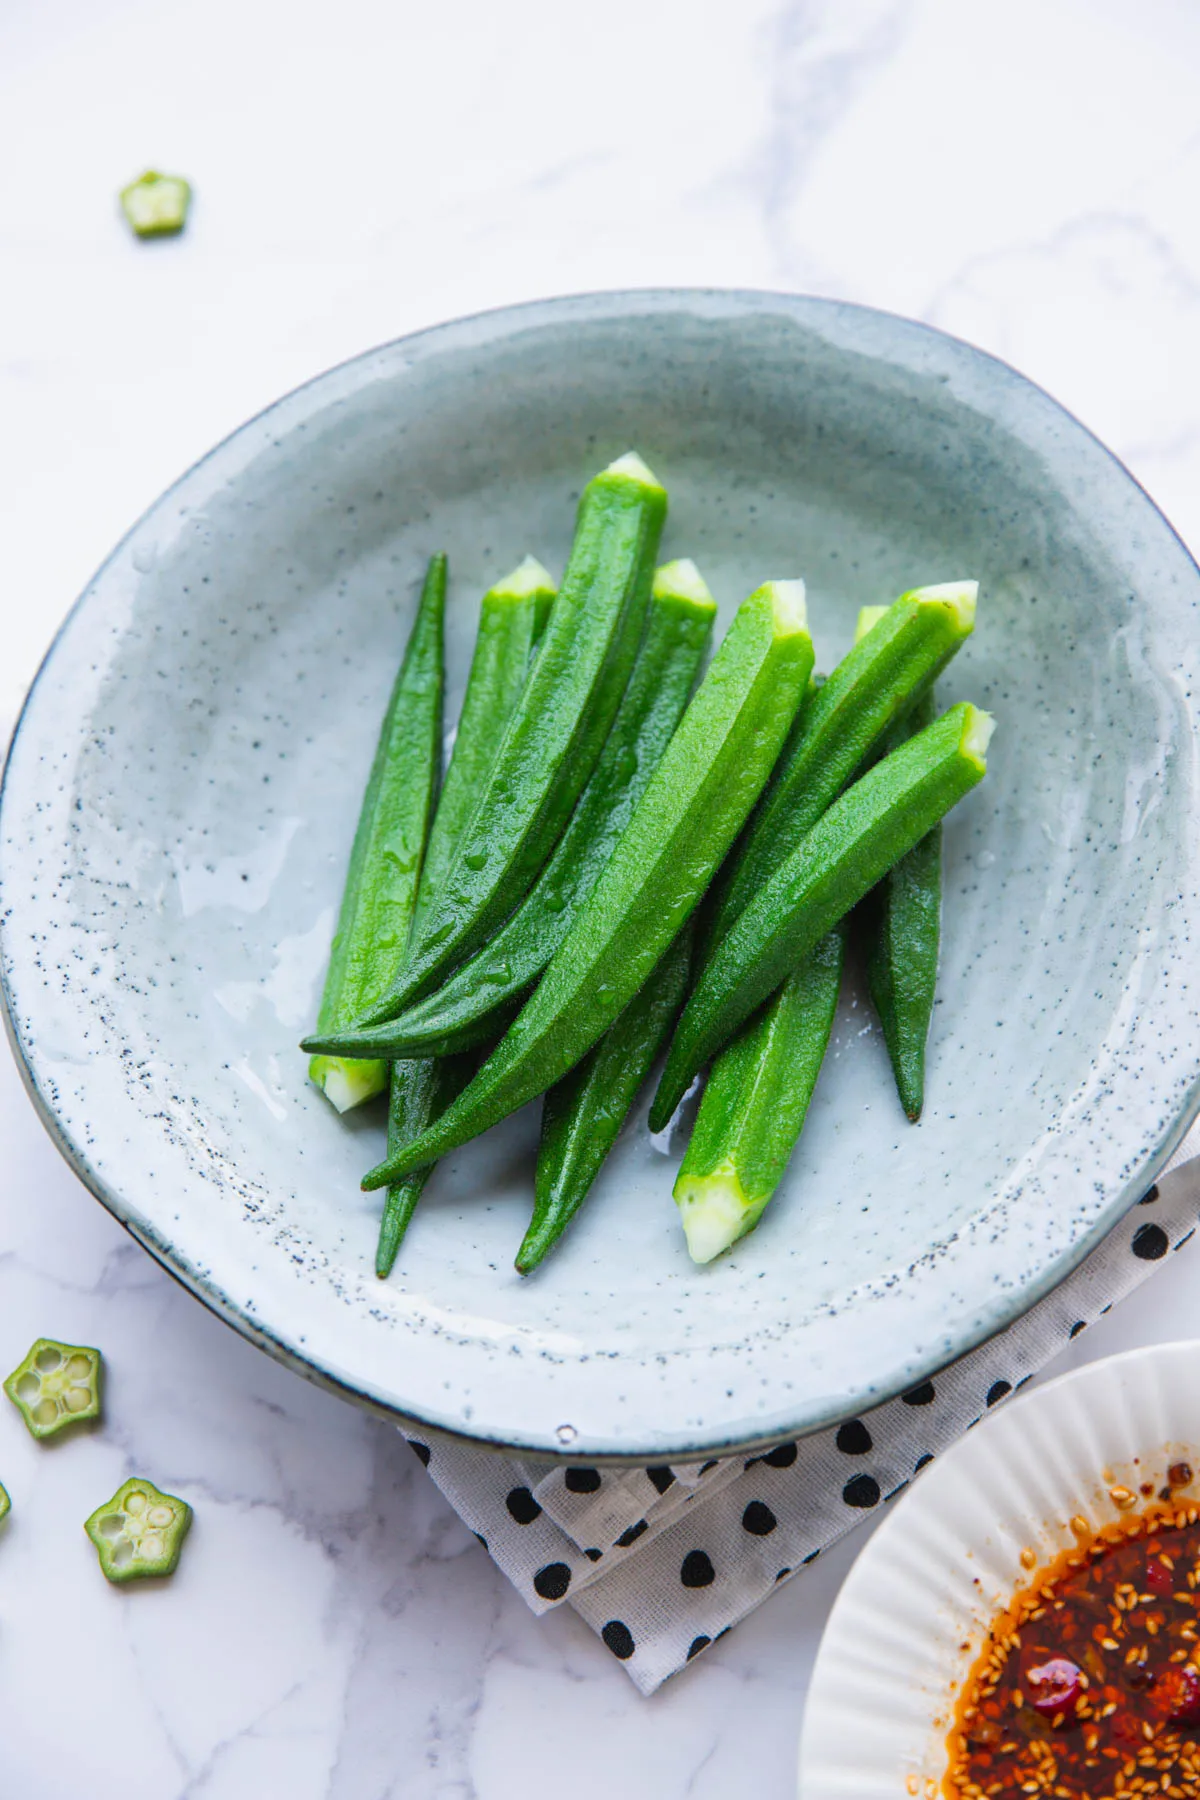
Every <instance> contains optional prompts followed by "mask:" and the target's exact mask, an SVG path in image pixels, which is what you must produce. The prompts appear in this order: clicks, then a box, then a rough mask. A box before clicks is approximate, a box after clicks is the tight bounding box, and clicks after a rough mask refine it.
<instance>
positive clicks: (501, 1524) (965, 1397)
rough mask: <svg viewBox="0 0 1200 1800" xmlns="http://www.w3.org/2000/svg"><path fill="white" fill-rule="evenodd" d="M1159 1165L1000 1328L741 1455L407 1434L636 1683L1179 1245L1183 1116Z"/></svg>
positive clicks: (1190, 1180)
mask: <svg viewBox="0 0 1200 1800" xmlns="http://www.w3.org/2000/svg"><path fill="white" fill-rule="evenodd" d="M1185 1153H1186V1154H1187V1155H1190V1156H1191V1157H1193V1158H1198V1159H1197V1160H1193V1161H1186V1160H1185ZM1170 1170H1171V1172H1168V1173H1167V1174H1166V1175H1164V1176H1163V1177H1162V1179H1161V1180H1160V1182H1159V1185H1158V1186H1157V1187H1155V1188H1152V1189H1151V1190H1150V1192H1149V1193H1148V1194H1147V1195H1146V1197H1145V1199H1144V1200H1142V1201H1140V1202H1139V1204H1138V1205H1137V1206H1136V1207H1134V1209H1133V1211H1132V1213H1131V1214H1129V1215H1128V1216H1127V1217H1126V1218H1124V1219H1122V1221H1121V1223H1120V1224H1119V1225H1117V1226H1116V1227H1114V1229H1113V1230H1112V1231H1111V1232H1110V1233H1109V1235H1108V1237H1107V1238H1105V1240H1104V1241H1103V1243H1101V1244H1100V1245H1099V1246H1098V1247H1097V1248H1096V1249H1095V1250H1093V1251H1092V1253H1091V1255H1090V1256H1088V1257H1087V1259H1086V1260H1085V1261H1084V1262H1083V1263H1081V1264H1080V1266H1079V1268H1078V1269H1076V1270H1075V1271H1074V1273H1073V1274H1071V1275H1069V1276H1068V1277H1067V1279H1066V1281H1064V1282H1063V1283H1062V1285H1061V1286H1060V1287H1058V1288H1056V1289H1055V1290H1054V1292H1053V1293H1052V1294H1049V1295H1047V1297H1046V1298H1045V1299H1044V1300H1041V1301H1039V1302H1038V1304H1037V1305H1036V1306H1035V1307H1033V1308H1032V1310H1031V1311H1030V1312H1028V1313H1027V1314H1026V1315H1025V1317H1024V1318H1022V1319H1020V1320H1018V1321H1017V1323H1016V1324H1015V1325H1013V1326H1011V1327H1010V1329H1009V1330H1007V1331H1004V1332H1001V1333H1000V1334H999V1335H998V1336H997V1337H995V1338H993V1339H991V1341H990V1342H988V1343H986V1344H984V1345H982V1346H981V1347H980V1348H979V1349H978V1350H974V1351H972V1352H971V1353H970V1354H969V1355H968V1356H964V1357H962V1358H961V1359H960V1360H959V1361H958V1362H955V1363H951V1364H950V1366H949V1367H948V1368H946V1369H943V1370H942V1371H941V1373H940V1374H938V1375H935V1376H934V1378H933V1380H932V1381H925V1382H922V1383H921V1385H920V1386H919V1387H915V1388H913V1389H912V1390H911V1391H910V1392H909V1393H907V1394H903V1395H901V1397H900V1398H899V1399H898V1400H891V1401H888V1402H887V1404H886V1405H883V1406H879V1407H876V1408H875V1409H874V1410H873V1411H872V1412H869V1413H865V1414H864V1415H863V1417H862V1418H860V1419H851V1420H848V1421H847V1422H846V1423H845V1424H843V1425H840V1426H838V1427H837V1429H836V1430H829V1431H822V1432H818V1433H816V1434H815V1435H814V1436H812V1437H806V1438H802V1439H801V1440H800V1441H799V1442H798V1443H786V1444H778V1445H776V1447H775V1448H774V1449H772V1450H769V1451H767V1452H765V1453H764V1454H761V1455H758V1456H750V1457H744V1456H737V1457H724V1458H721V1459H719V1460H715V1461H709V1462H704V1463H699V1464H695V1463H683V1464H672V1465H671V1466H670V1467H668V1466H667V1465H665V1464H663V1465H660V1466H652V1467H649V1468H634V1469H629V1468H617V1469H607V1468H606V1469H599V1468H595V1469H594V1468H588V1467H572V1466H570V1465H567V1466H564V1465H563V1464H562V1463H561V1462H558V1461H551V1460H550V1459H543V1460H539V1459H536V1458H526V1457H517V1456H506V1455H500V1454H498V1453H497V1452H495V1451H492V1450H483V1449H477V1448H476V1447H475V1446H473V1445H472V1444H470V1443H467V1442H464V1441H463V1440H462V1439H459V1438H452V1437H445V1436H442V1435H440V1434H438V1435H435V1434H431V1433H430V1434H424V1435H423V1436H422V1437H420V1438H417V1437H416V1436H413V1435H409V1443H410V1444H411V1446H412V1448H413V1449H414V1450H415V1451H416V1453H417V1455H418V1456H419V1457H420V1458H421V1460H422V1462H423V1463H425V1465H426V1467H427V1468H428V1470H429V1473H430V1475H431V1476H432V1477H433V1479H434V1481H436V1483H437V1485H438V1487H439V1488H441V1490H442V1492H443V1494H445V1496H446V1498H447V1500H449V1502H450V1504H451V1506H453V1508H454V1510H455V1511H456V1512H457V1513H458V1514H459V1516H460V1517H461V1518H462V1519H463V1520H465V1522H466V1524H467V1525H469V1526H470V1528H471V1530H472V1531H474V1532H475V1534H476V1535H477V1536H478V1538H479V1539H480V1541H481V1543H482V1544H483V1545H484V1547H485V1549H486V1550H487V1551H488V1553H489V1555H490V1556H491V1557H492V1558H493V1560H494V1561H495V1562H496V1564H497V1565H498V1566H499V1568H500V1569H502V1570H503V1572H504V1574H505V1575H507V1577H508V1579H509V1580H510V1581H511V1582H512V1583H513V1586H514V1587H515V1588H516V1589H517V1590H518V1592H519V1593H520V1594H521V1595H522V1597H523V1598H524V1599H525V1600H526V1601H527V1602H528V1604H529V1605H530V1606H531V1607H532V1608H533V1610H534V1611H535V1612H539V1613H541V1612H546V1611H548V1610H549V1608H550V1607H552V1606H560V1605H562V1604H564V1603H565V1604H566V1605H568V1606H573V1607H574V1608H575V1610H576V1612H577V1613H579V1615H580V1617H581V1618H583V1619H585V1620H586V1621H587V1623H588V1624H589V1625H590V1626H591V1627H592V1630H593V1631H595V1632H596V1633H597V1634H598V1635H599V1637H600V1638H601V1639H602V1640H603V1642H604V1643H605V1644H606V1645H607V1647H608V1649H609V1650H610V1651H611V1653H612V1654H613V1656H615V1657H617V1658H618V1659H619V1660H620V1661H621V1663H622V1664H623V1665H624V1667H625V1669H626V1670H627V1671H628V1673H629V1675H630V1676H631V1678H632V1679H633V1681H634V1682H635V1684H636V1685H637V1687H638V1688H640V1690H641V1691H642V1693H643V1694H650V1693H653V1691H654V1689H655V1688H656V1687H658V1686H659V1685H660V1684H661V1683H662V1682H664V1681H665V1680H666V1679H667V1677H668V1676H669V1675H674V1674H675V1673H676V1672H677V1671H678V1670H679V1669H682V1668H683V1667H684V1666H685V1665H686V1664H687V1663H689V1662H690V1661H691V1660H692V1658H693V1657H694V1656H698V1655H699V1654H700V1652H701V1651H703V1650H705V1649H707V1647H708V1646H709V1644H711V1643H715V1641H716V1640H717V1638H719V1637H723V1636H724V1635H725V1633H726V1632H727V1631H728V1630H730V1628H731V1627H732V1626H734V1625H736V1624H737V1622H738V1620H739V1619H743V1618H745V1616H746V1614H747V1613H749V1612H752V1611H753V1610H754V1608H755V1607H756V1606H758V1605H760V1604H761V1602H762V1601H763V1600H765V1599H766V1597H767V1595H768V1594H769V1593H771V1592H772V1590H773V1589H774V1588H775V1587H777V1586H778V1585H779V1583H780V1582H781V1581H786V1580H788V1579H789V1578H790V1577H792V1576H794V1575H796V1574H798V1573H799V1572H800V1571H801V1570H802V1569H803V1568H804V1567H805V1565H806V1564H808V1563H811V1562H815V1560H816V1558H817V1557H818V1556H820V1554H821V1552H822V1551H823V1550H827V1549H828V1548H829V1546H830V1545H831V1544H833V1543H836V1541H837V1540H838V1539H839V1538H840V1537H842V1536H844V1534H845V1533H846V1532H847V1531H850V1530H851V1529H852V1528H853V1527H854V1525H855V1524H856V1523H857V1522H859V1521H860V1520H862V1519H864V1518H865V1517H867V1516H868V1515H869V1514H870V1513H871V1511H872V1510H873V1509H874V1508H875V1507H877V1506H881V1505H886V1504H887V1502H888V1501H889V1500H892V1499H894V1498H895V1496H896V1495H897V1494H899V1493H900V1492H901V1490H902V1489H903V1488H905V1487H907V1485H908V1483H909V1482H910V1481H911V1480H912V1478H913V1476H914V1475H917V1474H919V1473H920V1471H921V1470H922V1469H923V1468H924V1467H925V1465H926V1464H927V1463H929V1462H932V1460H933V1458H934V1457H935V1456H936V1455H937V1454H938V1452H939V1451H941V1450H944V1449H946V1448H947V1446H948V1445H950V1444H952V1443H953V1442H954V1440H955V1438H957V1437H959V1436H961V1434H962V1433H963V1432H964V1431H966V1430H968V1429H969V1428H970V1427H971V1426H972V1425H974V1424H976V1423H977V1422H978V1421H979V1419H980V1418H982V1417H983V1415H984V1414H985V1413H986V1412H987V1410H988V1408H989V1407H992V1406H995V1405H997V1404H998V1403H999V1402H1000V1401H1002V1400H1003V1399H1004V1398H1005V1396H1006V1395H1007V1394H1010V1393H1012V1392H1013V1390H1014V1389H1015V1388H1018V1387H1020V1386H1022V1385H1023V1383H1025V1382H1026V1381H1028V1380H1029V1379H1030V1378H1031V1376H1033V1375H1035V1374H1036V1373H1037V1371H1038V1370H1039V1369H1041V1368H1042V1367H1043V1366H1044V1365H1045V1364H1046V1363H1048V1362H1049V1361H1050V1360H1051V1358H1052V1357H1053V1356H1054V1355H1055V1354H1056V1353H1057V1352H1058V1351H1059V1350H1061V1349H1062V1347H1063V1346H1064V1344H1066V1343H1067V1342H1069V1340H1070V1339H1071V1338H1074V1337H1077V1336H1078V1335H1079V1333H1080V1332H1081V1331H1083V1330H1085V1329H1086V1328H1087V1326H1088V1325H1090V1324H1091V1323H1092V1321H1093V1320H1094V1319H1097V1318H1099V1317H1100V1315H1101V1314H1102V1313H1106V1312H1108V1311H1109V1309H1110V1308H1111V1307H1112V1306H1113V1305H1114V1303H1115V1302H1116V1301H1118V1300H1120V1299H1122V1298H1123V1297H1124V1296H1125V1295H1126V1294H1128V1293H1130V1292H1131V1291H1132V1290H1133V1289H1134V1288H1135V1287H1138V1286H1139V1285H1140V1284H1141V1282H1143V1281H1144V1280H1145V1279H1146V1277H1147V1276H1148V1275H1149V1274H1150V1273H1151V1272H1152V1271H1153V1269H1154V1268H1155V1267H1156V1266H1157V1265H1158V1263H1159V1262H1161V1260H1162V1258H1163V1257H1164V1256H1166V1255H1167V1253H1168V1251H1171V1250H1178V1249H1180V1248H1182V1246H1183V1245H1184V1244H1185V1243H1186V1242H1187V1241H1188V1239H1189V1238H1190V1237H1191V1236H1192V1235H1193V1233H1194V1231H1195V1228H1196V1221H1197V1214H1198V1212H1200V1133H1197V1134H1193V1137H1192V1138H1191V1139H1189V1141H1188V1143H1187V1144H1186V1145H1185V1146H1184V1149H1183V1151H1181V1152H1180V1154H1179V1155H1177V1157H1176V1158H1175V1159H1174V1162H1173V1164H1172V1165H1171V1166H1170Z"/></svg>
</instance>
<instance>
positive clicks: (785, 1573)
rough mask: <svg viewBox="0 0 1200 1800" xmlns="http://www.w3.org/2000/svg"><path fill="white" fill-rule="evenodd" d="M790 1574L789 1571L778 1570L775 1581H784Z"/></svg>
mask: <svg viewBox="0 0 1200 1800" xmlns="http://www.w3.org/2000/svg"><path fill="white" fill-rule="evenodd" d="M791 1572H792V1571H791V1570H790V1569H780V1571H779V1573H778V1575H777V1576H776V1577H775V1579H776V1581H786V1580H787V1578H788V1576H789V1575H790V1574H791Z"/></svg>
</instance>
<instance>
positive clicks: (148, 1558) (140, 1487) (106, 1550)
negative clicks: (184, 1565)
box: [83, 1475, 192, 1583]
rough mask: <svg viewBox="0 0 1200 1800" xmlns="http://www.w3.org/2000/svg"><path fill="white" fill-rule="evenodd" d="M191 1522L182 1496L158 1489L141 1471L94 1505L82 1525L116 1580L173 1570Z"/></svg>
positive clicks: (104, 1568)
mask: <svg viewBox="0 0 1200 1800" xmlns="http://www.w3.org/2000/svg"><path fill="white" fill-rule="evenodd" d="M191 1523H192V1509H191V1507H190V1506H189V1505H188V1503H187V1501H186V1500H179V1499H177V1498H176V1496H175V1495H174V1494H164V1493H161V1492H160V1491H159V1489H158V1488H156V1487H155V1485H154V1483H153V1482H152V1481H147V1480H146V1478H145V1476H144V1475H134V1476H132V1477H131V1478H130V1480H128V1481H125V1482H122V1484H121V1486H120V1487H119V1488H118V1489H117V1491H116V1493H115V1494H114V1495H113V1497H112V1499H111V1500H108V1501H106V1502H105V1503H104V1505H103V1506H98V1507H97V1508H96V1510H95V1512H94V1513H93V1514H92V1516H91V1518H90V1519H87V1520H85V1521H84V1527H83V1529H84V1530H85V1531H86V1532H87V1534H88V1536H89V1537H90V1538H91V1540H92V1543H93V1544H94V1545H95V1546H96V1555H97V1556H98V1557H99V1559H100V1567H101V1569H102V1571H103V1572H104V1574H105V1575H106V1576H107V1578H108V1580H109V1581H113V1582H117V1583H121V1582H126V1581H141V1580H144V1579H145V1578H146V1577H147V1576H150V1575H173V1574H174V1573H175V1569H176V1567H177V1565H178V1563H179V1553H180V1551H181V1550H182V1549H183V1540H184V1538H185V1537H186V1536H187V1534H188V1530H189V1528H190V1526H191Z"/></svg>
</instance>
